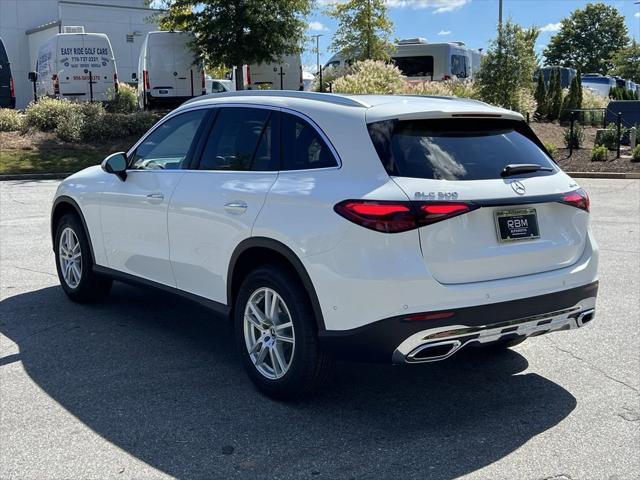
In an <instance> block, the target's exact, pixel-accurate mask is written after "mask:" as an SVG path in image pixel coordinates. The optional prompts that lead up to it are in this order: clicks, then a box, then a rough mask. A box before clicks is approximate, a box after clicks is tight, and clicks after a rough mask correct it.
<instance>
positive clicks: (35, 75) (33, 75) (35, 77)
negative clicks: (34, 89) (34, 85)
mask: <svg viewBox="0 0 640 480" xmlns="http://www.w3.org/2000/svg"><path fill="white" fill-rule="evenodd" d="M37 80H38V73H37V72H29V81H30V82H35V81H37Z"/></svg>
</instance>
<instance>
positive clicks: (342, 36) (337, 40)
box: [328, 0, 393, 60]
mask: <svg viewBox="0 0 640 480" xmlns="http://www.w3.org/2000/svg"><path fill="white" fill-rule="evenodd" d="M328 14H329V15H330V16H331V17H333V18H335V19H336V20H337V21H338V28H337V30H336V33H335V35H334V36H333V41H332V43H331V49H332V50H333V51H335V52H340V53H341V54H342V55H343V56H344V58H345V59H356V60H388V59H389V53H390V52H391V51H392V49H393V44H392V43H391V34H392V32H393V23H392V22H391V20H390V19H389V17H388V16H387V6H386V4H385V2H384V0H348V1H347V2H345V3H336V4H335V6H334V7H333V8H331V9H330V10H329V11H328Z"/></svg>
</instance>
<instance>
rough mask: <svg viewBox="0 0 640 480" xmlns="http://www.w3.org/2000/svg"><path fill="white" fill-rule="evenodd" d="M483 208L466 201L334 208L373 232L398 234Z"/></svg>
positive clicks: (349, 204)
mask: <svg viewBox="0 0 640 480" xmlns="http://www.w3.org/2000/svg"><path fill="white" fill-rule="evenodd" d="M476 208H479V206H478V205H474V204H472V203H465V202H402V201H399V202H394V201H370V200H345V201H343V202H340V203H338V204H337V205H336V206H335V207H333V209H334V210H335V212H336V213H338V214H339V215H341V216H342V217H344V218H346V219H347V220H349V221H351V222H353V223H355V224H357V225H360V226H362V227H365V228H369V229H371V230H376V231H378V232H385V233H398V232H406V231H407V230H413V229H414V228H419V227H422V226H425V225H431V224H432V223H436V222H440V221H442V220H446V219H448V218H452V217H456V216H458V215H462V214H463V213H467V212H470V211H472V210H475V209H476Z"/></svg>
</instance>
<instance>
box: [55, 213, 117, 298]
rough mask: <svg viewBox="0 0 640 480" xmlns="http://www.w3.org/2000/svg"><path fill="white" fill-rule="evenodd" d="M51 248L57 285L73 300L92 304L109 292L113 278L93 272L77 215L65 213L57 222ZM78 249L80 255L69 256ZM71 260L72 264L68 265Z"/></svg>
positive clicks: (87, 244) (87, 242)
mask: <svg viewBox="0 0 640 480" xmlns="http://www.w3.org/2000/svg"><path fill="white" fill-rule="evenodd" d="M76 245H78V246H76ZM54 251H55V255H56V270H57V271H58V279H59V280H60V285H62V289H63V290H64V293H66V294H67V296H68V297H69V298H70V299H71V300H72V301H74V302H78V303H93V302H96V301H99V300H102V299H103V298H104V297H105V296H106V295H107V294H108V293H109V291H110V290H111V284H112V280H111V279H109V278H106V277H103V276H100V275H97V274H96V273H95V272H94V271H93V259H92V257H91V248H90V247H89V240H88V238H87V234H86V232H85V230H84V227H83V226H82V223H81V222H80V219H79V218H78V216H77V215H75V214H71V213H67V214H65V215H63V216H62V218H61V219H60V221H59V222H58V225H57V226H56V236H55V240H54ZM78 251H79V253H80V256H79V257H77V258H73V260H71V258H72V256H73V257H75V256H77V254H78ZM77 260H79V261H77ZM71 262H72V263H74V264H75V267H74V266H71V267H69V263H71ZM65 271H66V272H67V274H66V276H65Z"/></svg>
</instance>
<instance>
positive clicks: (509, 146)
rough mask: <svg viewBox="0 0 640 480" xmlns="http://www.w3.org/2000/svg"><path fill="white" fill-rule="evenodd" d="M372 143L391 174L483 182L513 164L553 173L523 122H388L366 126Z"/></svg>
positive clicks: (532, 174)
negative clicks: (544, 168) (546, 168)
mask: <svg viewBox="0 0 640 480" xmlns="http://www.w3.org/2000/svg"><path fill="white" fill-rule="evenodd" d="M368 128H369V134H370V136H371V140H372V141H373V144H374V146H375V148H376V151H377V152H378V155H379V156H380V160H381V161H382V163H383V165H384V167H385V169H386V170H387V172H388V173H389V175H393V176H399V177H413V178H428V179H443V180H485V179H493V178H501V175H500V174H501V172H502V171H503V170H504V168H505V167H506V166H507V165H509V164H523V163H527V164H538V165H541V166H543V167H551V168H552V171H550V172H549V171H537V172H529V173H522V174H519V175H516V176H518V177H529V176H539V175H552V174H554V173H556V172H557V169H556V167H555V165H554V163H553V161H552V160H551V159H550V158H549V156H548V155H547V154H546V153H545V151H544V150H543V149H542V148H541V146H540V144H539V141H538V140H537V139H536V138H535V135H534V134H533V132H531V130H530V129H529V127H528V126H527V125H526V123H524V122H517V121H507V120H491V119H482V120H477V119H438V120H408V121H398V120H388V121H383V122H376V123H371V124H369V126H368Z"/></svg>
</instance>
